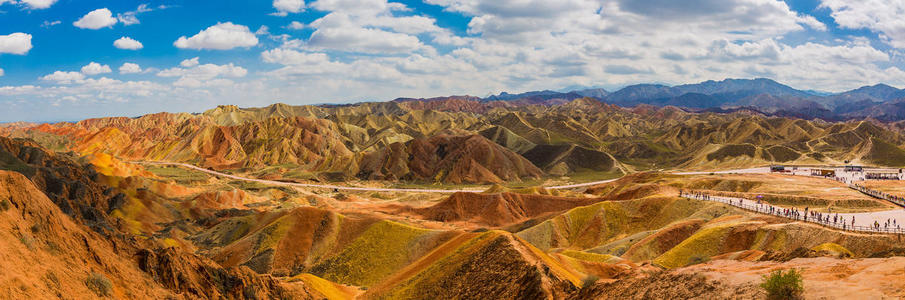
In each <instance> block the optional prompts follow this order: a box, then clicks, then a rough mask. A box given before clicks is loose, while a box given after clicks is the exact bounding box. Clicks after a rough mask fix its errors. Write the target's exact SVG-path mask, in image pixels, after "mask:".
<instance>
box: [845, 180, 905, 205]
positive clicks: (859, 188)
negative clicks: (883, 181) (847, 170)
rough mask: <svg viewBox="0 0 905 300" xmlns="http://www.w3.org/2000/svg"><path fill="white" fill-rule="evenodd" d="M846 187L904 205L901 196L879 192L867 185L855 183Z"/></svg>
mask: <svg viewBox="0 0 905 300" xmlns="http://www.w3.org/2000/svg"><path fill="white" fill-rule="evenodd" d="M848 187H849V188H851V189H853V190H856V191H859V192H861V193H863V194H865V195H868V196H871V197H874V198H877V199H882V200H886V201H889V202H892V203H893V204H895V205H898V206H901V207H905V199H903V198H902V197H899V196H896V195H892V194H889V193H884V192H881V191H878V190H875V189H871V188H868V187H865V186H862V185H857V184H849V185H848Z"/></svg>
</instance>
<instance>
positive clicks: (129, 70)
mask: <svg viewBox="0 0 905 300" xmlns="http://www.w3.org/2000/svg"><path fill="white" fill-rule="evenodd" d="M119 73H120V74H135V73H141V66H139V65H138V64H134V63H123V65H122V66H120V67H119Z"/></svg>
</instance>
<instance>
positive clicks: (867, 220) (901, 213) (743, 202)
mask: <svg viewBox="0 0 905 300" xmlns="http://www.w3.org/2000/svg"><path fill="white" fill-rule="evenodd" d="M131 163H135V164H144V165H164V166H177V167H183V168H188V169H192V170H196V171H200V172H204V173H208V174H211V175H214V176H219V177H224V178H229V179H234V180H242V181H248V182H257V183H263V184H269V185H277V186H291V187H304V188H320V189H332V190H344V191H366V192H405V193H444V194H448V193H458V192H482V191H484V190H486V188H470V189H412V188H370V187H354V186H342V185H332V184H313V183H296V182H284V181H276V180H266V179H257V178H247V177H242V176H236V175H231V174H226V173H221V172H217V171H213V170H208V169H205V168H201V167H197V166H194V165H190V164H185V163H174V162H149V161H133V162H131ZM799 172H806V170H801V171H799ZM709 173H715V174H729V173H746V174H752V173H770V170H769V168H748V169H739V170H725V171H715V172H675V173H673V174H677V175H696V174H709ZM790 175H798V174H796V173H795V172H793V173H791V174H790ZM799 176H800V175H799ZM618 179H619V178H614V179H607V180H599V181H594V182H586V183H578V184H569V185H558V186H547V187H544V188H546V189H553V190H557V189H573V188H580V187H587V186H593V185H598V184H602V183H608V182H613V181H616V180H618ZM682 197H686V198H690V199H698V200H707V201H716V202H720V203H725V204H729V205H732V206H735V207H739V208H742V209H747V210H749V211H753V212H756V213H761V214H768V215H774V216H779V217H784V218H788V217H786V216H784V215H781V214H778V213H775V212H774V213H771V212H770V211H769V210H768V208H769V207H770V205H768V204H757V202H755V201H752V200H748V199H743V198H732V197H718V196H708V197H707V198H706V199H705V198H703V197H700V196H694V195H682ZM773 207H774V208H776V209H777V210H780V209H783V208H784V207H780V206H773ZM836 215H838V216H839V217H842V218H843V219H844V220H845V222H846V226H845V227H843V225H842V224H843V223H842V222H822V221H817V220H814V219H813V218H809V219H802V218H797V219H796V218H789V219H793V220H798V221H803V222H809V223H815V224H819V225H822V226H827V227H833V228H837V229H844V230H849V231H858V232H874V233H905V224H900V223H899V221H905V210H903V209H894V210H886V211H875V212H864V213H839V214H832V215H831V217H830V218H832V216H836ZM852 218H854V219H855V224H854V227H852V226H851V220H852ZM887 220H890V222H891V221H892V220H896V224H900V225H899V226H900V227H901V228H902V229H898V230H896V229H894V228H895V226H892V225H891V224H890V225H891V226H890V228H888V229H887V228H885V227H884V226H883V224H884V223H885V222H887ZM875 221H876V222H877V223H880V224H881V225H880V228H879V229H878V228H875V227H873V224H874V222H875Z"/></svg>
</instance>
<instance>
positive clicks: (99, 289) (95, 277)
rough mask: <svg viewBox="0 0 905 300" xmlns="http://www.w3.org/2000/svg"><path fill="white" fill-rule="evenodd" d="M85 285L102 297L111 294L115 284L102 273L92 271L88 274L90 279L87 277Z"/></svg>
mask: <svg viewBox="0 0 905 300" xmlns="http://www.w3.org/2000/svg"><path fill="white" fill-rule="evenodd" d="M85 285H86V286H88V289H89V290H91V291H93V292H94V293H95V294H97V295H98V296H101V297H106V296H109V295H110V292H112V291H113V284H112V283H110V279H107V277H106V276H104V275H103V274H100V273H95V272H91V274H89V275H88V279H85Z"/></svg>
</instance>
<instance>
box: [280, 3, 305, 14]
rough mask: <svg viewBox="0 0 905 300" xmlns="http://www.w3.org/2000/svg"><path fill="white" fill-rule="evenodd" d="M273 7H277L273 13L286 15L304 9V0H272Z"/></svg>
mask: <svg viewBox="0 0 905 300" xmlns="http://www.w3.org/2000/svg"><path fill="white" fill-rule="evenodd" d="M273 8H276V9H277V12H276V13H274V15H277V16H286V15H288V14H290V13H293V14H294V13H300V12H302V11H303V10H305V1H303V0H273Z"/></svg>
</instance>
